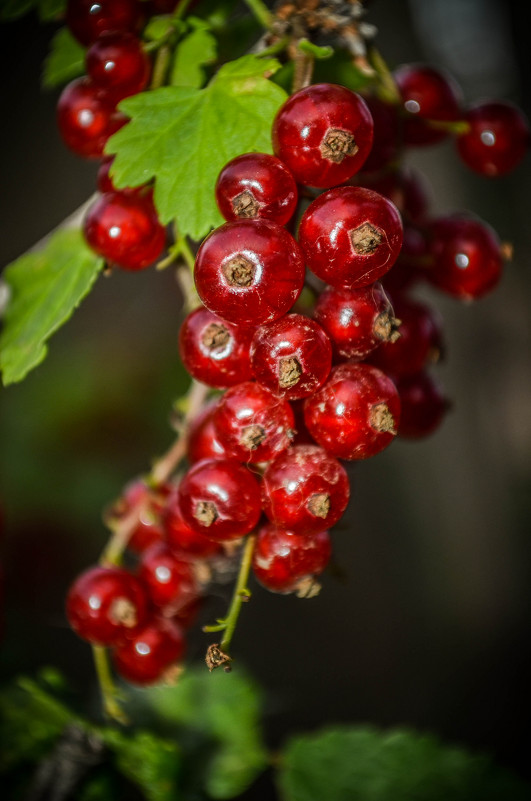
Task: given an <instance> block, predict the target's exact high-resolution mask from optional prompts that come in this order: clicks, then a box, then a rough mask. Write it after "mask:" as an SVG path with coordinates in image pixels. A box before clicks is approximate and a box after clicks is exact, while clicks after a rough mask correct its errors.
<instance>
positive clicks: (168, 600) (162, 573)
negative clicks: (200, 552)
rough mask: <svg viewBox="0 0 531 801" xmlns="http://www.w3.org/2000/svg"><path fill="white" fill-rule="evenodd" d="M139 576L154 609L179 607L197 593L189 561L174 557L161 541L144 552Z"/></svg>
mask: <svg viewBox="0 0 531 801" xmlns="http://www.w3.org/2000/svg"><path fill="white" fill-rule="evenodd" d="M138 576H139V578H140V580H141V581H142V582H143V584H144V585H145V586H146V587H147V591H148V596H149V599H150V600H151V602H152V603H154V604H155V606H162V607H172V606H177V608H178V607H180V606H182V604H183V601H186V600H191V599H192V598H193V597H194V596H196V595H197V594H198V585H197V581H196V579H195V576H194V572H193V568H192V562H191V561H190V560H186V559H184V558H180V557H179V556H177V555H176V554H175V553H173V551H172V550H171V549H170V548H169V547H168V545H166V543H164V542H159V543H155V544H154V545H152V546H151V547H150V548H148V549H147V551H144V553H143V554H142V557H141V559H140V565H139V573H138Z"/></svg>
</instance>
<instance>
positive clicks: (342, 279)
mask: <svg viewBox="0 0 531 801" xmlns="http://www.w3.org/2000/svg"><path fill="white" fill-rule="evenodd" d="M299 244H300V246H301V248H302V252H303V254H304V257H305V259H306V264H307V266H308V267H309V268H310V270H311V271H312V272H313V273H315V275H317V276H318V277H319V278H321V279H322V280H323V281H326V283H328V284H332V286H335V287H340V288H343V289H354V288H356V287H360V286H366V285H367V284H372V283H374V281H377V280H378V279H379V278H381V276H382V275H384V274H385V273H386V272H387V271H388V270H390V269H391V267H392V266H393V264H394V263H395V261H396V259H397V257H398V254H399V253H400V248H401V246H402V220H401V218H400V214H399V212H398V209H397V208H396V207H395V206H394V205H393V203H391V201H390V200H387V198H385V197H383V195H379V194H378V193H377V192H373V191H372V190H370V189H364V188H363V187H357V186H342V187H338V188H337V189H331V190H330V191H329V192H324V193H323V194H322V195H320V197H318V198H316V200H314V201H313V202H312V203H311V204H310V205H309V206H308V208H307V209H306V211H305V212H304V215H303V217H302V220H301V224H300V227H299Z"/></svg>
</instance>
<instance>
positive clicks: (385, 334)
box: [314, 282, 398, 361]
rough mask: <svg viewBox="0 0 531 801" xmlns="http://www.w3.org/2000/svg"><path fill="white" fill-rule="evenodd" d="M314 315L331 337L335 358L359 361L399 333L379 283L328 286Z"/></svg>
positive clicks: (389, 304) (391, 308)
mask: <svg viewBox="0 0 531 801" xmlns="http://www.w3.org/2000/svg"><path fill="white" fill-rule="evenodd" d="M314 314H315V319H316V320H317V322H318V323H319V325H321V326H322V327H323V328H324V330H325V331H326V333H327V334H328V336H329V337H330V340H331V342H332V347H333V349H334V354H335V356H336V358H340V359H353V360H356V361H359V360H361V359H364V358H365V357H366V356H368V355H369V353H371V352H372V351H373V350H374V349H375V348H377V347H378V345H381V344H382V343H383V342H390V341H392V340H393V339H396V337H397V336H398V334H397V322H396V320H395V318H394V314H393V307H392V306H391V301H390V300H389V298H388V297H387V295H386V294H385V292H384V290H383V287H382V285H381V284H380V283H378V282H376V283H375V284H369V286H363V287H360V289H335V288H334V287H327V288H326V289H325V290H324V292H323V293H322V294H321V295H320V297H319V300H318V301H317V304H316V306H315V312H314Z"/></svg>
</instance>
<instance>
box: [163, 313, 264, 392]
mask: <svg viewBox="0 0 531 801" xmlns="http://www.w3.org/2000/svg"><path fill="white" fill-rule="evenodd" d="M253 334H254V327H253V328H251V327H247V326H241V325H239V326H238V325H234V323H229V322H227V321H226V320H222V319H221V317H218V316H217V315H216V314H214V313H213V312H211V311H209V310H208V309H205V308H204V307H199V308H198V309H194V311H192V312H190V314H189V315H188V316H187V317H186V318H185V320H184V322H183V324H182V325H181V330H180V332H179V353H180V356H181V359H182V362H183V364H184V366H185V367H186V369H187V370H188V372H189V373H190V375H191V376H193V377H194V378H196V379H197V380H198V381H202V382H203V383H204V384H207V385H208V386H209V387H217V388H218V389H225V388H226V387H231V386H233V385H234V384H239V383H240V382H241V381H246V380H247V379H248V378H251V377H252V370H251V363H250V361H249V348H250V346H251V339H252V337H253Z"/></svg>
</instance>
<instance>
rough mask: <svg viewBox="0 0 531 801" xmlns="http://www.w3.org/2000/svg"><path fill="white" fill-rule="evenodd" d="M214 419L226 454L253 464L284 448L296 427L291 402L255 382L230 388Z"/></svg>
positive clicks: (276, 453)
mask: <svg viewBox="0 0 531 801" xmlns="http://www.w3.org/2000/svg"><path fill="white" fill-rule="evenodd" d="M212 419H213V423H214V426H215V428H216V430H217V432H218V438H219V441H220V442H221V444H222V445H223V447H224V448H225V450H226V451H227V453H228V454H230V456H231V457H232V458H233V459H237V460H238V461H239V462H250V463H252V464H258V463H259V462H269V460H270V459H274V457H275V456H277V455H278V454H279V453H282V451H285V450H286V448H287V447H289V445H290V444H291V440H292V437H293V431H294V428H295V419H294V417H293V412H292V410H291V407H290V405H289V403H288V402H287V401H286V400H284V398H280V397H278V395H274V394H273V393H272V392H271V391H270V390H268V389H265V387H261V386H260V385H259V384H255V383H254V382H253V381H244V382H243V384H237V385H236V386H235V387H231V388H230V389H228V390H227V391H226V392H225V394H224V395H223V397H222V398H221V399H220V401H219V404H218V406H217V408H216V410H215V412H214V415H213V418H212Z"/></svg>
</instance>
